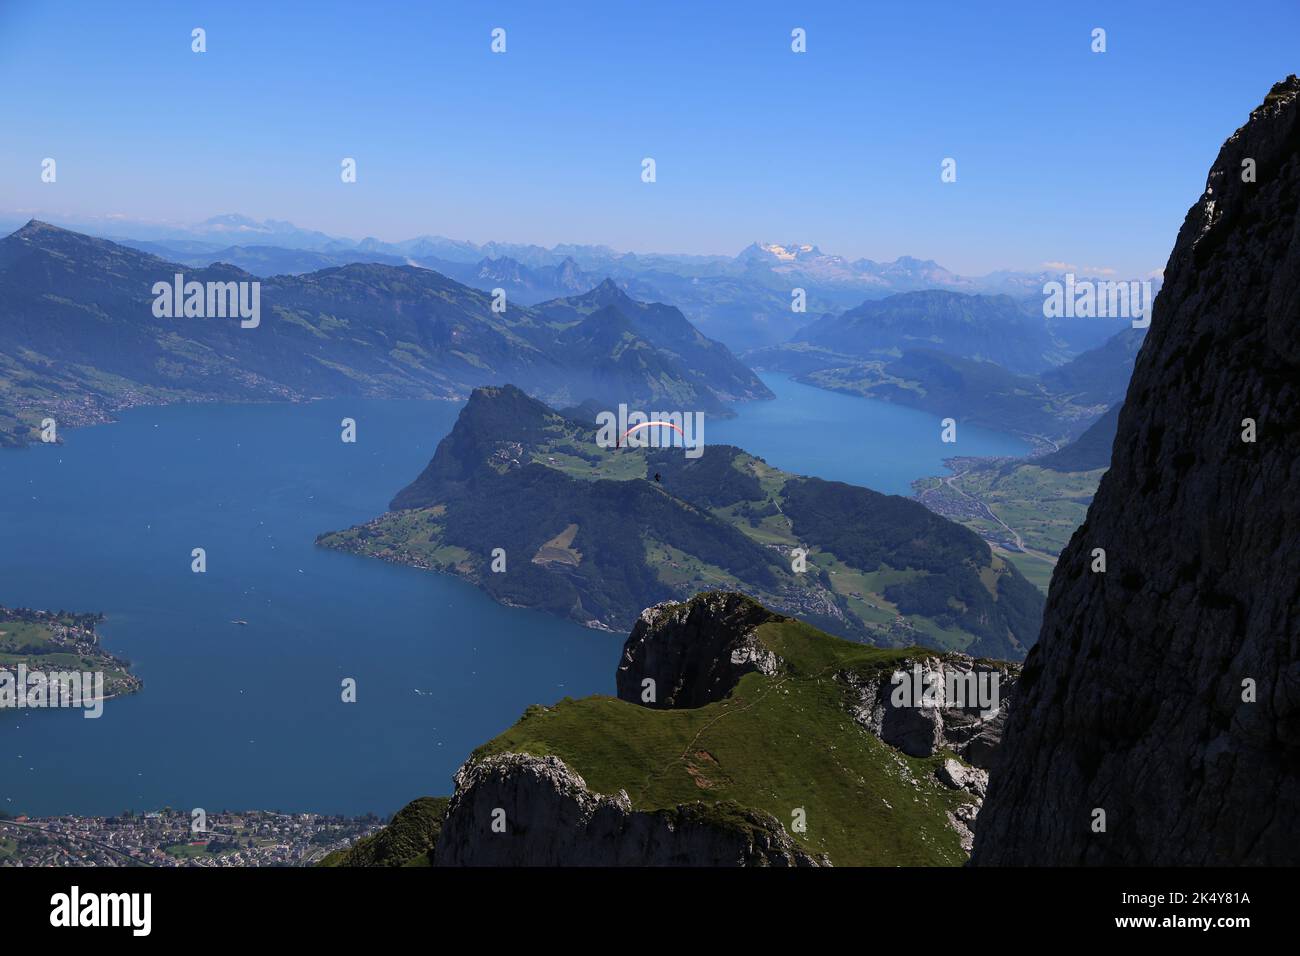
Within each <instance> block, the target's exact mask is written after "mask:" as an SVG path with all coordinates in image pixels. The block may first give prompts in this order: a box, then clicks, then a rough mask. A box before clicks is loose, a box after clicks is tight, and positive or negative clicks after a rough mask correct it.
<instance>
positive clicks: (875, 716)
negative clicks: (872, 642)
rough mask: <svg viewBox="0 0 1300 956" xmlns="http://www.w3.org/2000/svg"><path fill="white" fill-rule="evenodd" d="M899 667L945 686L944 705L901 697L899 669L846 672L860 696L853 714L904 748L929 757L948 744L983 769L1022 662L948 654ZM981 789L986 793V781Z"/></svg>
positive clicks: (912, 681)
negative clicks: (870, 676) (884, 673)
mask: <svg viewBox="0 0 1300 956" xmlns="http://www.w3.org/2000/svg"><path fill="white" fill-rule="evenodd" d="M899 671H901V672H902V674H903V675H904V676H906V677H907V678H908V679H909V683H908V686H909V687H913V686H920V687H926V686H932V687H937V688H941V689H942V690H943V691H944V695H943V698H942V701H941V702H940V704H939V706H928V705H925V706H918V705H917V703H916V702H915V700H908V699H907V695H904V697H903V698H902V700H901V702H900V699H899V697H898V695H897V693H896V692H897V691H898V689H899V687H900V685H899V684H896V683H894V680H893V677H894V674H891V675H889V678H888V679H885V678H881V679H878V680H864V679H862V678H860V677H859V676H858V675H856V674H852V673H844V674H840V675H838V676H837V679H838V680H844V681H847V682H848V683H849V684H850V685H851V686H852V687H853V690H854V695H855V697H856V699H857V702H856V703H855V705H854V706H853V710H852V713H853V719H854V720H856V721H857V722H858V723H859V724H860V725H861V726H863V727H865V728H866V729H867V730H870V731H871V732H872V733H873V734H875V735H876V736H877V737H879V738H880V739H881V740H883V741H884V742H885V743H887V744H889V746H891V747H897V748H898V749H899V750H901V751H903V753H905V754H909V755H911V756H913V757H929V756H931V755H933V754H935V753H938V752H939V751H940V750H943V749H945V748H946V749H948V750H951V751H952V752H953V753H956V754H957V755H958V756H960V757H961V758H962V759H963V760H965V761H966V762H967V763H969V764H971V765H973V766H974V767H977V768H982V769H981V770H980V771H979V772H980V773H984V771H985V770H986V769H987V767H988V766H989V764H990V763H991V761H992V759H993V754H994V753H995V752H996V751H997V748H998V746H999V744H1000V743H1001V742H1002V730H1003V725H1004V723H1005V721H1006V714H1007V707H1008V705H1009V704H1010V702H1011V695H1012V692H1013V690H1014V688H1015V685H1016V680H1017V678H1018V674H1019V668H1017V667H1016V666H1015V665H1012V664H1007V663H1005V662H1003V661H994V662H989V661H976V660H973V659H972V658H969V657H967V656H965V655H964V654H945V655H943V656H942V657H935V656H932V655H926V656H923V657H922V656H918V657H917V658H916V659H914V660H907V661H903V662H902V664H901V665H900V668H899ZM899 671H895V674H896V673H898V672H899ZM981 695H983V699H981ZM985 775H986V774H985ZM979 793H980V795H981V796H983V789H982V787H981V788H980V791H979Z"/></svg>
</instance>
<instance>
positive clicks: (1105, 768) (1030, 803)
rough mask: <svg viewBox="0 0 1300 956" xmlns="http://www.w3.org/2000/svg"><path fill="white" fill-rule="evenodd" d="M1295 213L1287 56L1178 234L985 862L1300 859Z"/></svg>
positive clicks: (1295, 120) (1069, 552) (1032, 682)
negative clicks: (1283, 75) (1282, 76)
mask: <svg viewBox="0 0 1300 956" xmlns="http://www.w3.org/2000/svg"><path fill="white" fill-rule="evenodd" d="M1298 213H1300V80H1297V79H1296V77H1294V76H1292V77H1289V78H1287V79H1286V80H1285V81H1283V82H1281V83H1278V84H1277V85H1276V86H1274V87H1273V89H1272V91H1271V92H1270V93H1269V94H1268V96H1267V97H1266V99H1265V100H1264V103H1263V104H1262V105H1261V106H1260V107H1259V108H1257V109H1256V110H1255V111H1254V112H1253V113H1252V114H1251V116H1250V120H1249V122H1247V123H1246V125H1245V126H1243V127H1242V128H1241V129H1239V130H1237V132H1235V133H1234V134H1233V135H1232V136H1231V137H1229V139H1228V140H1227V142H1226V143H1225V144H1224V145H1223V148H1222V150H1221V151H1220V153H1219V156H1218V158H1217V159H1216V160H1215V162H1214V165H1213V167H1212V168H1211V170H1210V174H1209V178H1208V181H1207V184H1206V188H1205V193H1204V195H1202V196H1201V198H1200V200H1199V201H1198V202H1197V203H1196V204H1195V205H1194V206H1193V207H1192V208H1191V210H1190V211H1189V212H1188V214H1187V218H1186V220H1185V222H1184V223H1183V226H1182V229H1181V230H1180V232H1179V234H1178V239H1177V242H1176V244H1175V246H1174V249H1173V253H1172V255H1171V256H1170V258H1169V263H1168V265H1167V267H1166V269H1165V273H1164V288H1163V290H1162V291H1161V293H1160V296H1159V298H1158V299H1157V301H1156V303H1155V309H1154V314H1153V316H1152V324H1151V328H1150V331H1149V332H1148V334H1147V338H1146V342H1145V344H1144V346H1143V348H1142V351H1141V353H1140V355H1139V356H1138V360H1137V365H1136V367H1135V369H1134V373H1133V379H1132V382H1131V384H1130V386H1129V390H1128V395H1127V397H1126V399H1125V401H1124V406H1123V410H1122V412H1121V413H1120V418H1119V426H1118V433H1117V435H1116V438H1115V444H1114V454H1113V459H1112V462H1111V466H1110V470H1109V471H1108V472H1107V474H1106V476H1105V478H1104V479H1103V480H1102V482H1101V487H1100V488H1099V490H1098V492H1097V495H1096V497H1095V499H1094V500H1093V502H1092V505H1091V507H1090V508H1089V510H1088V517H1087V520H1086V522H1085V523H1084V524H1083V526H1082V527H1081V528H1080V529H1079V530H1078V531H1077V532H1076V533H1075V535H1074V537H1073V539H1072V540H1071V542H1070V544H1069V546H1068V547H1067V548H1066V549H1065V551H1064V552H1063V553H1062V554H1061V557H1060V562H1059V564H1058V565H1057V567H1056V572H1055V574H1054V575H1053V578H1052V584H1051V591H1050V595H1049V597H1048V601H1047V609H1046V615H1045V620H1044V625H1043V631H1042V635H1041V638H1040V640H1039V642H1038V644H1037V646H1036V647H1035V648H1034V649H1033V650H1032V652H1031V653H1030V655H1029V657H1028V659H1027V661H1026V664H1025V667H1024V672H1023V676H1022V677H1021V680H1020V682H1019V685H1018V687H1017V699H1016V702H1015V705H1014V706H1013V707H1012V708H1011V712H1010V714H1009V717H1008V726H1007V732H1006V738H1005V742H1004V744H1003V748H1002V751H1001V753H1000V754H999V757H998V759H997V761H996V762H995V766H994V769H993V773H992V779H991V781H990V788H989V793H988V799H987V800H986V802H985V804H984V808H983V809H982V811H981V812H980V818H979V827H978V829H977V831H976V841H975V849H974V856H973V859H972V863H974V864H1052V865H1073V864H1118V865H1147V864H1162V865H1163V864H1169V865H1199V864H1296V863H1300V841H1297V840H1296V839H1295V832H1296V831H1295V828H1296V820H1297V817H1300V548H1298V547H1297V546H1296V541H1297V532H1298V529H1300V443H1297V434H1298V433H1300V428H1298V427H1297V426H1300V214H1298ZM1252 432H1253V434H1252ZM1250 439H1253V440H1250ZM1097 549H1103V550H1104V552H1105V555H1104V557H1105V571H1104V572H1102V571H1100V570H1094V568H1095V567H1097V566H1098V565H1097V561H1098V559H1099V555H1098V552H1097Z"/></svg>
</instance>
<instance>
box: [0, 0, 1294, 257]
mask: <svg viewBox="0 0 1300 956" xmlns="http://www.w3.org/2000/svg"><path fill="white" fill-rule="evenodd" d="M1209 9H1210V8H1208V7H1206V6H1204V5H1200V4H1193V5H1185V6H1179V7H1170V8H1158V9H1157V8H1151V9H1128V8H1126V7H1125V6H1123V5H1120V4H1094V5H1089V7H1088V8H1087V10H1086V11H1085V10H1084V9H1083V8H1079V9H1078V10H1076V11H1071V12H1067V13H1066V15H1064V16H1062V15H1060V13H1059V11H1058V12H1053V13H1052V14H1051V15H1049V14H1048V13H1047V12H1045V11H1041V10H1039V9H1038V8H1036V7H1035V6H1034V5H1033V4H1029V3H1015V4H1010V5H1007V6H1005V7H1000V8H998V9H995V10H984V9H981V10H970V9H963V8H961V7H959V6H958V5H955V4H954V5H942V4H941V5H939V7H937V8H936V9H935V11H934V13H933V15H931V16H927V17H925V18H923V19H917V18H915V17H913V16H911V15H910V14H909V13H908V12H907V11H894V10H865V9H861V8H859V7H857V6H854V5H851V4H838V3H836V4H828V5H826V6H824V7H819V8H817V9H816V10H808V11H803V10H800V11H795V10H790V9H788V8H787V7H785V6H784V5H780V4H775V3H756V4H754V5H752V7H751V8H749V10H748V11H747V16H746V17H745V18H743V19H739V20H738V19H737V18H736V17H734V16H733V15H732V14H731V13H729V12H728V11H726V10H722V9H718V10H714V9H707V8H706V9H700V8H695V7H690V6H687V5H685V4H683V3H676V2H670V3H664V4H659V5H656V6H655V7H654V8H647V9H640V8H638V9H635V10H631V9H626V10H623V9H605V8H602V7H600V6H599V5H593V4H588V3H568V4H559V5H551V6H548V7H546V8H545V9H542V8H536V9H529V8H513V7H511V6H509V5H497V6H489V7H486V8H482V9H437V10H435V9H428V10H416V11H414V12H406V11H401V12H399V11H396V10H392V9H383V8H380V9H375V10H367V11H366V12H365V14H364V15H362V13H361V11H359V10H358V9H356V8H354V7H353V6H351V5H348V4H322V5H318V6H316V7H313V8H312V9H311V11H310V15H305V14H304V13H303V12H302V11H298V10H291V9H276V8H266V7H261V6H254V5H250V4H247V3H231V4H227V5H223V6H222V7H221V8H220V9H210V10H200V11H197V12H195V11H183V10H177V9H174V8H172V7H171V6H169V5H166V4H154V3H142V4H140V5H139V6H136V7H133V8H131V9H129V10H119V9H108V8H102V9H101V8H99V7H97V6H96V5H93V4H88V3H84V2H74V3H70V4H66V5H61V6H59V7H58V8H57V9H55V8H43V7H38V6H35V5H32V6H23V5H17V4H9V5H6V6H4V7H3V8H0V80H2V81H7V83H8V85H9V87H10V88H12V89H18V88H21V89H23V90H24V94H25V95H24V96H23V97H10V98H8V99H7V100H6V102H5V103H4V104H3V105H0V121H3V122H4V123H5V126H6V128H7V129H8V130H10V136H9V140H10V147H11V148H10V149H8V150H6V151H5V153H4V155H3V156H0V183H3V184H4V186H3V192H0V209H3V210H13V211H14V213H13V214H14V215H15V216H16V217H17V216H22V215H25V214H26V213H28V212H30V213H32V214H33V215H34V217H35V218H43V219H46V220H53V221H55V222H57V221H59V220H64V221H70V220H74V219H75V220H99V221H104V222H112V221H113V217H122V216H125V217H128V218H130V219H139V220H142V221H164V222H184V223H193V222H199V221H202V220H204V219H206V218H208V217H209V216H212V215H216V214H220V213H221V212H222V211H223V210H232V211H235V212H239V213H241V214H243V215H247V216H249V217H251V218H254V219H258V220H264V219H276V220H284V221H288V222H292V223H294V224H295V225H297V226H298V227H300V228H303V229H309V230H318V231H321V232H324V233H328V234H330V235H333V236H349V237H356V238H362V237H365V236H374V237H377V238H380V239H384V240H386V241H401V240H403V239H408V238H411V237H414V236H418V235H421V234H434V235H440V236H446V237H449V238H453V239H460V240H466V241H470V242H474V243H476V244H482V243H485V242H490V241H497V242H512V243H519V244H534V245H540V246H544V247H552V246H554V245H556V244H564V243H572V244H584V245H605V246H609V247H611V248H614V249H617V250H620V251H630V252H636V253H642V254H644V253H656V252H657V253H674V254H688V255H732V256H734V255H735V254H736V253H737V252H738V251H740V250H741V249H743V248H744V247H745V246H746V245H748V244H749V243H750V242H753V241H761V242H775V243H783V242H789V241H792V240H797V241H800V242H811V243H815V244H817V245H819V246H820V247H821V248H822V249H823V251H826V252H829V253H833V254H836V255H840V256H843V257H844V258H845V259H849V260H854V259H858V258H869V259H873V260H876V261H891V260H893V259H895V258H897V257H898V256H901V255H911V256H915V257H917V258H920V259H932V260H934V261H935V262H938V263H940V264H942V265H943V266H945V267H946V268H948V269H950V270H951V271H953V272H955V273H958V274H961V275H983V274H987V273H988V272H992V271H997V270H1002V269H1009V270H1026V269H1032V268H1036V267H1037V264H1042V263H1049V262H1059V263H1065V264H1072V265H1077V266H1078V267H1081V268H1082V267H1087V268H1091V269H1095V270H1113V271H1114V272H1115V273H1117V274H1124V275H1146V274H1149V273H1151V272H1152V271H1154V270H1158V269H1159V268H1161V267H1162V266H1163V265H1164V263H1165V260H1166V258H1167V256H1168V251H1169V242H1170V236H1172V235H1173V234H1174V233H1176V231H1177V227H1178V225H1179V224H1180V223H1181V221H1182V219H1183V216H1184V215H1185V214H1186V211H1187V207H1188V205H1189V197H1195V196H1196V195H1199V193H1200V192H1201V190H1202V189H1203V187H1204V170H1205V168H1206V166H1207V165H1208V163H1209V162H1210V161H1211V160H1212V159H1213V157H1214V155H1215V153H1216V152H1217V150H1218V147H1219V144H1220V142H1221V140H1220V139H1219V137H1220V135H1221V134H1220V132H1219V131H1221V130H1223V129H1235V128H1237V127H1238V126H1240V125H1241V124H1242V123H1244V122H1245V121H1246V119H1247V116H1248V114H1249V111H1250V110H1251V108H1253V107H1254V106H1255V105H1257V104H1258V103H1259V102H1260V100H1261V99H1262V97H1263V95H1264V93H1266V92H1267V90H1268V89H1269V87H1270V86H1271V85H1272V84H1273V83H1274V82H1276V81H1277V80H1279V79H1281V78H1282V77H1283V76H1285V75H1287V74H1288V73H1291V72H1294V71H1295V69H1296V67H1295V54H1294V49H1293V45H1292V44H1291V43H1290V42H1289V41H1287V40H1286V37H1287V36H1294V35H1295V34H1296V32H1297V31H1296V29H1294V28H1295V27H1297V26H1300V12H1298V11H1297V10H1296V9H1295V7H1294V5H1291V4H1282V3H1272V2H1268V3H1259V4H1255V5H1252V6H1250V7H1249V8H1243V9H1244V10H1245V12H1243V13H1242V15H1241V16H1236V17H1230V18H1216V19H1215V20H1214V23H1215V28H1214V36H1213V44H1214V45H1213V49H1212V51H1211V52H1212V59H1211V60H1209V62H1210V63H1211V66H1210V67H1209V68H1207V67H1205V66H1200V67H1198V68H1197V69H1194V70H1189V69H1188V67H1187V64H1188V63H1197V64H1202V63H1204V62H1205V61H1207V57H1208V56H1210V53H1207V46H1206V37H1205V33H1204V29H1203V27H1202V24H1203V23H1204V22H1207V21H1206V17H1205V16H1204V12H1205V11H1208V10H1209ZM1252 11H1253V12H1252ZM1260 22H1268V23H1269V24H1270V29H1269V30H1267V31H1262V32H1261V31H1260V30H1259V29H1258V24H1259V23H1260ZM1287 22H1291V23H1292V25H1293V27H1292V28H1291V29H1287V28H1286V27H1285V24H1286V23H1287ZM250 23H251V24H256V29H251V28H250V27H249V24H250ZM195 27H202V28H203V29H204V30H205V31H206V34H205V36H206V52H203V53H195V52H193V51H192V49H191V31H192V29H194V28H195ZM1098 27H1100V28H1102V29H1105V30H1106V41H1107V46H1106V51H1105V52H1104V53H1094V52H1093V51H1092V50H1091V48H1090V47H1091V45H1092V43H1093V40H1092V38H1091V34H1092V31H1093V30H1094V29H1095V28H1098ZM496 28H501V29H504V30H505V31H506V38H505V42H506V51H505V52H504V53H493V52H492V50H491V48H490V47H491V43H492V37H491V34H492V31H493V30H494V29H496ZM796 28H799V29H803V30H805V31H806V45H807V49H806V52H803V53H796V52H793V51H792V49H791V31H792V30H794V29H796ZM132 51H140V53H139V54H137V52H132ZM143 54H147V55H143ZM455 90H459V91H461V92H460V93H456V92H453V91H455ZM466 90H473V91H474V95H472V96H467V95H465V93H464V91H466ZM646 157H650V158H653V159H655V161H656V181H655V182H653V183H645V182H642V180H641V163H642V160H643V159H644V158H646ZM46 158H53V159H55V160H56V161H57V164H58V167H57V168H58V178H57V181H56V182H53V183H51V182H42V179H41V165H42V162H43V161H44V159H46ZM346 158H352V159H355V160H356V164H357V179H356V182H353V183H343V182H341V179H340V165H341V162H342V160H344V159H346ZM947 158H953V159H955V160H956V162H957V180H956V182H949V183H943V182H941V181H940V169H941V163H942V161H943V160H944V159H947Z"/></svg>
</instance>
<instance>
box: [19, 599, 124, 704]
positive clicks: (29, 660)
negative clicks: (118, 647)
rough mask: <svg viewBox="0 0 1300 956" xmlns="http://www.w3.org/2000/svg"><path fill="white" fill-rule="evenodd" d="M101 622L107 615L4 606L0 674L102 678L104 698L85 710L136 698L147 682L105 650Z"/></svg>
mask: <svg viewBox="0 0 1300 956" xmlns="http://www.w3.org/2000/svg"><path fill="white" fill-rule="evenodd" d="M103 619H104V615H103V614H90V613H74V612H69V611H62V610H60V611H38V610H32V609H30V608H7V607H4V606H3V605H0V674H4V673H6V672H8V673H9V674H11V675H16V674H18V673H20V672H23V673H26V674H28V675H31V674H37V673H39V674H44V675H50V674H58V673H69V672H77V673H95V674H103V675H104V676H103V690H102V696H95V697H91V696H87V698H86V700H85V702H84V703H85V704H91V703H93V702H95V701H100V702H102V701H105V700H111V699H112V698H114V697H121V696H124V695H126V694H134V693H135V692H136V691H139V690H141V689H142V688H143V687H144V681H142V680H141V679H140V678H139V677H137V676H136V675H135V674H132V673H131V669H130V668H131V664H130V662H129V661H126V660H123V659H122V658H120V657H115V656H114V655H112V654H110V653H109V652H108V651H106V650H104V648H103V646H102V645H101V643H100V639H99V634H98V632H97V631H96V630H95V628H96V626H97V625H98V624H99V623H100V622H101V621H103ZM11 679H12V680H16V679H17V678H11ZM3 705H4V699H3V698H0V706H3Z"/></svg>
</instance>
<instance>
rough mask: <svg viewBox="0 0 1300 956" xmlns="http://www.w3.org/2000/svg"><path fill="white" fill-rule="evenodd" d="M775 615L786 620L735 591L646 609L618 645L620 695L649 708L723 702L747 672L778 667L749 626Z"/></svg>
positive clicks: (701, 705) (763, 621)
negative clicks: (630, 632) (620, 648)
mask: <svg viewBox="0 0 1300 956" xmlns="http://www.w3.org/2000/svg"><path fill="white" fill-rule="evenodd" d="M780 620H785V619H784V618H783V617H781V616H780V615H778V614H773V613H772V612H771V611H769V610H767V608H765V607H763V606H762V605H761V604H759V603H758V602H757V601H753V600H750V599H749V598H747V597H745V596H744V595H741V594H736V593H735V592H710V593H704V594H700V595H697V596H696V598H695V599H694V600H692V601H687V602H685V603H677V602H668V603H665V604H656V605H655V606H654V607H649V608H646V609H645V610H644V611H642V612H641V616H640V618H638V620H637V622H636V624H635V625H634V626H633V628H632V634H631V636H630V637H629V638H628V640H627V643H626V644H625V645H624V646H623V659H622V661H620V662H619V666H618V674H617V675H616V678H615V680H616V682H617V686H618V696H619V697H620V698H621V699H623V700H626V701H630V702H632V703H634V704H645V705H646V706H648V707H703V706H704V705H705V704H708V703H711V702H712V701H715V700H722V698H724V697H726V696H727V694H729V693H730V692H731V689H732V688H733V687H735V686H736V682H737V681H739V680H740V678H741V677H743V676H744V675H745V674H748V673H750V672H751V671H759V672H760V673H763V674H768V675H771V674H775V673H776V672H777V667H778V665H779V661H778V660H777V657H776V655H775V654H774V653H772V651H770V650H768V649H767V648H766V647H764V646H763V644H762V642H761V641H760V640H758V638H757V637H756V636H755V635H754V628H756V627H758V626H759V625H760V624H763V623H765V622H767V621H780ZM647 680H649V681H652V682H653V684H652V685H646V684H645V681H647ZM648 688H649V689H652V690H653V692H654V693H653V695H650V694H649V693H648V692H647V691H648ZM651 697H653V699H651Z"/></svg>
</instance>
